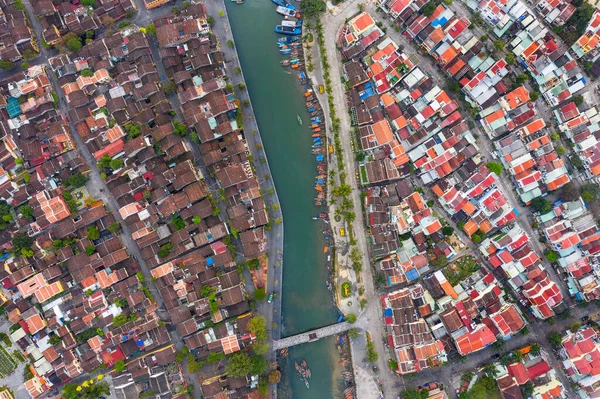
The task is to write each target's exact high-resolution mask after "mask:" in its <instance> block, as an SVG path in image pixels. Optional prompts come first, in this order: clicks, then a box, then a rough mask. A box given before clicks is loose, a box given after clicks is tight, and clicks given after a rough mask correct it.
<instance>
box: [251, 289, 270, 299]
mask: <svg viewBox="0 0 600 399" xmlns="http://www.w3.org/2000/svg"><path fill="white" fill-rule="evenodd" d="M266 297H267V293H266V292H265V289H264V288H257V289H255V290H254V299H256V300H257V301H264V300H265V298H266Z"/></svg>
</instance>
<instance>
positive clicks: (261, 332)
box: [248, 315, 267, 342]
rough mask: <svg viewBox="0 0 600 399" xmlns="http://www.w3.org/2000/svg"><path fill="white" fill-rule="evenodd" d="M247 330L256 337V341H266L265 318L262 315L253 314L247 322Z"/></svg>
mask: <svg viewBox="0 0 600 399" xmlns="http://www.w3.org/2000/svg"><path fill="white" fill-rule="evenodd" d="M248 330H250V332H251V333H252V334H253V335H254V336H255V337H256V339H257V340H258V341H261V342H263V341H266V339H267V320H266V319H265V318H264V316H260V315H258V316H254V317H252V319H250V322H249V323H248Z"/></svg>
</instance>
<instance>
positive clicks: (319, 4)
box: [300, 0, 327, 19]
mask: <svg viewBox="0 0 600 399" xmlns="http://www.w3.org/2000/svg"><path fill="white" fill-rule="evenodd" d="M300 9H301V10H302V12H303V13H304V16H305V17H306V19H313V18H315V17H318V16H319V15H321V14H322V13H324V12H325V11H326V10H327V6H326V5H325V2H324V1H322V0H307V1H306V2H304V0H303V2H302V3H300Z"/></svg>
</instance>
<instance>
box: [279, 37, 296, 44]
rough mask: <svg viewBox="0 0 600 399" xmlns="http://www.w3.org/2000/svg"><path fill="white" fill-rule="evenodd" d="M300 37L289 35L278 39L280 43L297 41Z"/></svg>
mask: <svg viewBox="0 0 600 399" xmlns="http://www.w3.org/2000/svg"><path fill="white" fill-rule="evenodd" d="M297 41H298V38H297V37H292V36H288V37H280V38H279V39H277V42H278V43H294V42H297Z"/></svg>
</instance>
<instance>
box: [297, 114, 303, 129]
mask: <svg viewBox="0 0 600 399" xmlns="http://www.w3.org/2000/svg"><path fill="white" fill-rule="evenodd" d="M296 118H297V119H298V123H299V124H300V126H302V118H300V115H296Z"/></svg>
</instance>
